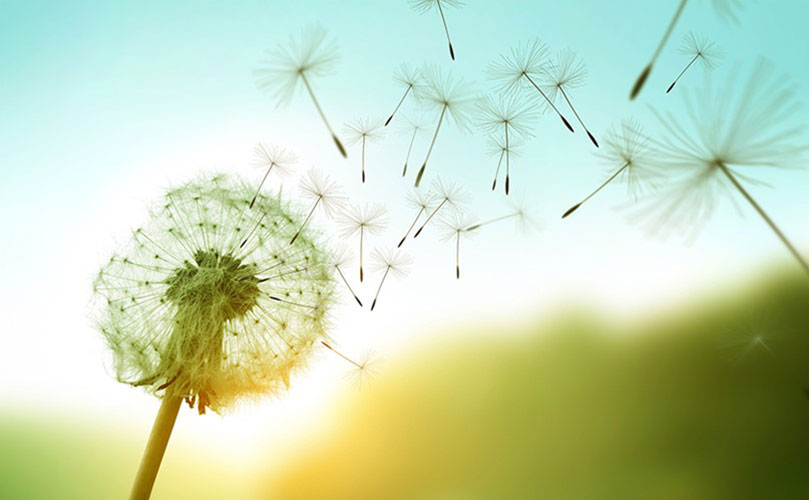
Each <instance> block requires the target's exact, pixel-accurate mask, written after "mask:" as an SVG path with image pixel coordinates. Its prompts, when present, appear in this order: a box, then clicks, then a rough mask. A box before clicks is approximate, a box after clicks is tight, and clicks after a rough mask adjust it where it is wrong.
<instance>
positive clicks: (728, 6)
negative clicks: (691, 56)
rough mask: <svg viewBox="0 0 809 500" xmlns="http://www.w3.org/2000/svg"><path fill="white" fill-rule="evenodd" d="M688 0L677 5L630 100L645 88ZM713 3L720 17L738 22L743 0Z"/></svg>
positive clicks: (713, 0) (639, 77) (635, 85)
mask: <svg viewBox="0 0 809 500" xmlns="http://www.w3.org/2000/svg"><path fill="white" fill-rule="evenodd" d="M687 1H688V0H680V4H679V5H678V6H677V10H676V11H675V12H674V16H673V17H672V18H671V21H669V26H668V28H666V31H665V33H663V38H661V39H660V43H658V44H657V48H656V49H655V51H654V53H653V54H652V58H651V59H650V60H649V63H648V64H647V65H646V67H645V68H643V71H641V72H640V75H638V78H637V79H636V80H635V84H634V85H633V86H632V91H631V92H630V93H629V99H630V100H632V99H635V97H637V96H638V94H640V91H641V89H643V85H644V84H645V83H646V80H647V79H648V78H649V74H651V72H652V67H653V66H654V63H655V62H656V61H657V58H658V56H660V53H661V52H662V51H663V47H664V46H665V45H666V42H667V41H668V39H669V37H670V36H671V33H672V31H674V26H676V25H677V21H678V20H679V19H680V15H681V14H682V13H683V9H684V8H685V4H686V3H687ZM711 5H712V6H713V8H714V11H715V12H716V14H717V15H718V16H719V17H720V18H722V19H729V20H731V21H733V22H738V21H739V18H738V16H737V11H738V10H741V8H742V5H743V0H711Z"/></svg>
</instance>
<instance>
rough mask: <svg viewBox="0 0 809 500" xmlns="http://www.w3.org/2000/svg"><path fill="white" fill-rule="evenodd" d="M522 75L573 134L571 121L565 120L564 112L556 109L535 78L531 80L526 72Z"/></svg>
mask: <svg viewBox="0 0 809 500" xmlns="http://www.w3.org/2000/svg"><path fill="white" fill-rule="evenodd" d="M522 75H523V76H524V77H525V78H527V79H528V81H529V82H531V85H533V86H534V88H535V89H537V92H539V93H540V94H541V95H542V97H544V98H545V101H547V103H548V105H549V106H550V107H551V109H553V110H554V111H555V112H556V114H557V115H559V118H561V119H562V123H564V124H565V127H567V129H568V130H570V131H571V132H573V127H572V126H571V125H570V122H569V121H567V118H565V116H564V115H563V114H562V112H561V111H559V109H558V108H557V107H556V105H555V104H554V103H553V101H551V99H550V98H549V97H548V95H547V94H545V92H543V91H542V89H541V88H539V85H537V84H536V82H535V81H534V80H533V78H531V77H530V76H529V75H528V73H526V72H524V71H523V74H522Z"/></svg>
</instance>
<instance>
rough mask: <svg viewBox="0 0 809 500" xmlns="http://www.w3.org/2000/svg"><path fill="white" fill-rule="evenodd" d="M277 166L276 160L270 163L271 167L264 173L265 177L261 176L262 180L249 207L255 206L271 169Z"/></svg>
mask: <svg viewBox="0 0 809 500" xmlns="http://www.w3.org/2000/svg"><path fill="white" fill-rule="evenodd" d="M274 166H275V162H272V163H270V167H269V168H268V169H267V171H266V172H265V173H264V177H262V178H261V182H260V183H259V185H258V189H256V194H254V195H253V199H252V200H250V206H249V207H247V208H253V205H254V204H255V203H256V198H258V193H260V192H261V187H262V186H264V182H265V181H266V180H267V177H268V176H269V175H270V171H271V170H272V168H273V167H274Z"/></svg>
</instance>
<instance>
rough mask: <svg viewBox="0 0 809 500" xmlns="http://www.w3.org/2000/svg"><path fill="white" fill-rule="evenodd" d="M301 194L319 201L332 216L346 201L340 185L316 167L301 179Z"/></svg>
mask: <svg viewBox="0 0 809 500" xmlns="http://www.w3.org/2000/svg"><path fill="white" fill-rule="evenodd" d="M301 194H303V196H304V197H305V198H307V199H309V200H311V201H312V202H319V203H320V206H321V207H322V208H323V211H324V212H325V213H326V215H327V216H328V217H330V218H333V217H334V216H335V214H337V212H338V211H339V210H340V209H341V208H343V206H344V205H345V203H346V199H345V197H344V196H343V194H342V190H341V189H340V186H339V185H338V184H337V183H336V182H333V181H332V180H330V179H329V178H328V177H326V176H324V175H322V174H321V173H320V171H318V170H316V169H311V170H309V171H308V172H307V174H306V176H304V177H303V178H302V179H301Z"/></svg>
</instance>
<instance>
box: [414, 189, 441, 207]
mask: <svg viewBox="0 0 809 500" xmlns="http://www.w3.org/2000/svg"><path fill="white" fill-rule="evenodd" d="M407 203H409V204H410V206H412V207H413V208H415V209H417V210H422V211H426V210H429V209H430V208H432V207H434V206H435V193H433V192H431V191H423V190H418V189H414V190H412V191H410V192H409V193H407Z"/></svg>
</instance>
